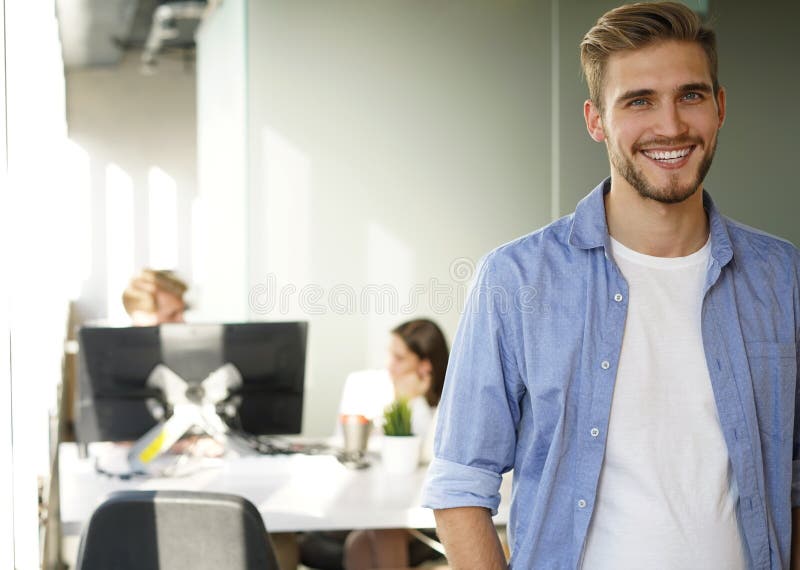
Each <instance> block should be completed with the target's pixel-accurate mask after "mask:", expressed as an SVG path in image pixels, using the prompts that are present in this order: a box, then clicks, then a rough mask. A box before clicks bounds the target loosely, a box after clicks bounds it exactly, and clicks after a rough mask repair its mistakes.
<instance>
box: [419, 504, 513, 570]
mask: <svg viewBox="0 0 800 570" xmlns="http://www.w3.org/2000/svg"><path fill="white" fill-rule="evenodd" d="M433 513H434V515H435V516H436V532H437V534H438V535H439V539H440V540H441V541H442V544H443V545H444V549H445V551H446V554H447V561H448V562H449V563H450V567H451V568H453V570H466V569H472V568H481V569H485V570H504V569H506V568H508V565H507V564H506V557H505V555H504V554H503V548H502V547H501V546H500V538H499V537H498V536H497V531H496V530H495V528H494V524H493V523H492V517H491V515H490V514H489V511H488V510H487V509H484V508H482V507H457V508H454V509H439V510H435V511H434V512H433Z"/></svg>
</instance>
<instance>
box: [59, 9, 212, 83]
mask: <svg viewBox="0 0 800 570" xmlns="http://www.w3.org/2000/svg"><path fill="white" fill-rule="evenodd" d="M205 9H206V1H205V0H195V1H179V2H176V1H165V0H57V1H56V12H57V16H58V23H59V24H58V25H59V32H60V34H61V43H62V49H63V56H64V64H65V65H66V66H67V67H68V68H74V67H89V66H97V65H114V64H117V63H119V62H120V60H121V59H122V56H123V54H124V53H125V52H126V51H127V50H137V51H138V50H142V51H143V54H142V59H143V62H144V63H145V64H150V65H153V64H155V63H156V62H157V58H158V57H159V56H160V55H163V54H164V53H165V51H170V50H175V49H180V50H182V52H183V53H184V54H193V53H194V33H195V31H196V29H197V26H198V25H199V23H200V21H201V19H202V15H203V12H204V11H205Z"/></svg>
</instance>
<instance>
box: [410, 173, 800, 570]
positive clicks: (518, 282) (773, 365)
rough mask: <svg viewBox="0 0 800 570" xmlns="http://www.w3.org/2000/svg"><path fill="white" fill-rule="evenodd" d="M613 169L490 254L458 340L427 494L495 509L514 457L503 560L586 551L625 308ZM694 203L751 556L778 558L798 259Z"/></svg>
mask: <svg viewBox="0 0 800 570" xmlns="http://www.w3.org/2000/svg"><path fill="white" fill-rule="evenodd" d="M609 184H610V183H609V181H608V180H606V181H605V182H603V183H602V184H600V185H599V186H598V187H597V188H595V189H594V191H593V192H592V193H591V194H589V196H587V197H586V198H584V199H583V200H582V201H581V202H580V204H578V207H577V209H576V210H575V212H574V213H573V214H572V215H570V216H567V217H565V218H562V219H560V220H558V221H556V222H554V223H552V224H550V225H548V226H546V227H545V228H543V229H541V230H539V231H536V232H534V233H532V234H530V235H527V236H525V237H522V238H520V239H518V240H516V241H513V242H511V243H509V244H506V245H504V246H502V247H500V248H498V249H496V250H495V251H493V252H491V253H490V254H489V255H488V256H487V257H486V258H485V259H484V261H483V263H482V265H481V268H480V271H479V273H478V274H477V276H476V282H475V284H474V285H473V288H472V291H471V292H470V297H469V300H468V303H467V305H466V307H465V311H464V315H463V316H462V319H461V323H460V324H459V328H458V332H457V333H456V336H455V339H454V342H453V350H452V355H451V358H450V364H449V366H448V370H447V379H446V382H445V389H444V395H443V399H442V403H441V404H440V408H439V423H438V428H437V433H436V445H435V452H434V455H435V458H434V460H433V462H432V463H431V465H430V468H429V471H428V479H427V481H426V486H425V491H424V495H423V504H424V505H425V506H426V507H430V508H434V509H444V508H450V507H458V506H481V507H486V508H488V509H490V510H491V511H492V512H493V513H496V511H497V506H498V504H499V501H500V497H499V494H498V489H499V486H500V480H501V474H502V473H504V472H507V471H509V470H511V469H513V470H514V473H513V491H512V496H511V511H510V520H509V525H508V532H509V539H510V543H511V552H512V555H511V566H512V567H513V568H518V569H537V570H538V569H540V568H546V569H549V568H576V567H578V566H579V565H580V560H581V556H582V552H583V548H584V543H585V540H586V534H587V529H588V526H589V520H590V519H591V516H592V511H593V508H594V503H595V494H596V492H597V483H598V477H599V475H600V470H601V468H602V465H603V455H604V450H605V438H604V434H605V433H606V431H607V429H606V428H607V426H608V421H609V414H610V411H611V397H612V393H613V390H614V381H615V377H616V373H617V362H618V360H619V355H620V350H621V347H622V336H623V331H624V329H625V317H626V313H627V298H628V287H627V284H626V282H625V279H624V278H623V276H622V274H621V272H620V271H619V269H618V267H617V265H616V263H615V262H614V260H613V258H612V256H611V254H610V251H611V250H610V247H609V236H608V229H607V227H606V217H605V207H604V202H603V195H604V193H605V192H607V191H608V188H609ZM704 205H705V209H706V212H707V214H708V218H709V224H710V232H711V262H710V265H709V268H708V273H707V277H706V284H705V294H704V298H703V309H702V333H703V346H704V350H705V355H706V362H707V365H708V370H709V374H710V377H711V385H712V389H713V392H714V399H715V402H716V406H717V412H718V415H719V419H720V424H721V426H722V432H723V435H724V438H725V442H726V445H727V448H728V453H729V455H730V460H731V465H732V470H733V475H734V477H735V478H736V482H737V484H738V487H739V496H740V498H739V503H738V505H737V516H738V519H739V521H740V525H741V528H742V531H743V537H742V539H743V542H744V549H745V552H746V554H747V556H748V557H749V560H750V566H751V567H752V568H758V569H767V568H769V569H778V568H788V566H789V555H790V547H791V545H790V540H791V509H792V507H793V506H794V507H797V506H800V429H798V428H799V427H800V421H796V419H795V418H796V410H797V408H798V402H800V395H799V394H800V393H798V382H797V361H798V352H797V350H798V343H797V339H798V323H800V318H798V316H799V315H800V292H799V290H798V281H799V280H800V279H799V276H800V259H799V258H798V251H797V250H796V249H795V248H794V246H792V245H791V244H790V243H788V242H786V241H783V240H780V239H777V238H775V237H772V236H769V235H767V234H764V233H762V232H759V231H757V230H754V229H752V228H748V227H745V226H743V225H741V224H738V223H736V222H733V221H731V220H729V219H727V218H724V217H723V216H722V215H720V214H719V213H718V212H717V210H716V209H715V208H714V204H713V203H712V201H711V198H710V197H709V196H708V195H707V194H705V195H704ZM642 406H643V407H645V408H646V406H647V402H642ZM797 419H798V420H800V418H797ZM593 427H599V428H600V434H601V435H600V437H592V435H591V434H590V431H591V429H592V428H593Z"/></svg>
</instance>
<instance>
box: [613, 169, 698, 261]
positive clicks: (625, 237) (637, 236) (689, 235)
mask: <svg viewBox="0 0 800 570" xmlns="http://www.w3.org/2000/svg"><path fill="white" fill-rule="evenodd" d="M605 209H606V221H607V223H608V232H609V234H610V235H611V237H613V238H614V239H615V240H617V241H618V242H620V243H621V244H622V245H624V246H625V247H628V248H630V249H632V250H634V251H638V252H639V253H644V254H645V255H652V256H656V257H684V256H687V255H690V254H692V253H694V252H695V251H697V250H699V249H700V248H702V247H703V245H705V243H706V241H708V232H709V228H708V217H707V216H706V212H705V210H704V208H703V190H702V187H700V188H698V189H697V191H696V192H695V193H694V194H693V195H692V196H690V197H689V198H687V199H686V200H684V201H683V202H679V203H677V204H664V203H661V202H657V201H656V200H652V199H649V198H643V197H642V196H641V195H639V193H638V192H636V190H635V189H634V188H632V187H631V186H630V185H629V184H627V182H625V181H624V180H623V181H621V182H620V181H619V180H617V181H615V180H614V178H612V182H611V190H610V191H609V193H608V194H606V195H605Z"/></svg>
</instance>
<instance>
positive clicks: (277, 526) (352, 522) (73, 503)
mask: <svg viewBox="0 0 800 570" xmlns="http://www.w3.org/2000/svg"><path fill="white" fill-rule="evenodd" d="M90 449H91V448H90ZM117 452H118V453H119V454H121V455H122V454H124V450H118V451H117ZM202 461H204V462H205V463H204V464H203V467H202V468H201V469H199V470H196V471H193V472H192V473H191V474H189V475H185V476H182V477H171V478H147V479H145V478H134V479H131V480H128V481H124V480H121V479H119V478H111V477H107V476H105V475H101V474H99V473H97V472H96V470H95V467H94V458H93V457H92V456H91V454H90V457H89V458H87V459H83V460H81V459H80V458H79V457H78V451H77V446H76V445H75V444H73V443H62V444H61V445H60V446H59V477H60V491H61V520H62V532H63V534H64V535H65V536H75V535H79V534H80V531H81V528H82V527H83V524H84V522H86V521H87V520H88V519H89V517H90V516H91V514H92V512H93V511H94V509H95V508H96V507H97V505H99V504H100V503H101V502H102V501H103V499H104V497H105V496H106V495H108V494H109V493H111V492H113V491H118V490H123V489H125V490H131V489H142V490H159V489H185V490H194V491H214V492H221V493H234V494H237V495H241V496H243V497H245V498H247V499H249V500H250V501H251V502H252V503H253V504H254V505H255V506H256V507H257V508H258V510H259V511H260V512H261V516H262V517H263V518H264V524H265V525H266V527H267V530H268V531H269V532H295V531H311V530H337V529H338V530H344V529H357V528H433V527H434V526H435V524H434V519H433V513H432V511H430V510H428V509H424V508H422V507H421V506H420V495H421V488H422V482H423V480H424V478H425V469H424V468H420V469H418V470H417V471H416V472H415V473H414V474H412V475H390V474H387V473H385V472H384V471H383V470H382V469H381V466H380V462H379V460H377V459H376V460H375V462H374V464H373V466H372V467H370V468H368V469H363V470H360V471H353V470H350V469H347V468H345V467H344V466H342V465H341V464H340V463H339V462H338V461H337V460H336V459H335V458H334V457H333V456H328V455H316V456H308V455H278V456H257V457H245V458H236V459H225V460H202ZM501 493H502V496H503V502H502V503H501V505H500V509H499V512H498V514H497V516H496V517H495V519H494V520H495V523H496V524H506V522H507V521H508V506H509V501H510V497H511V478H510V476H506V477H505V478H504V479H503V486H502V488H501Z"/></svg>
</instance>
